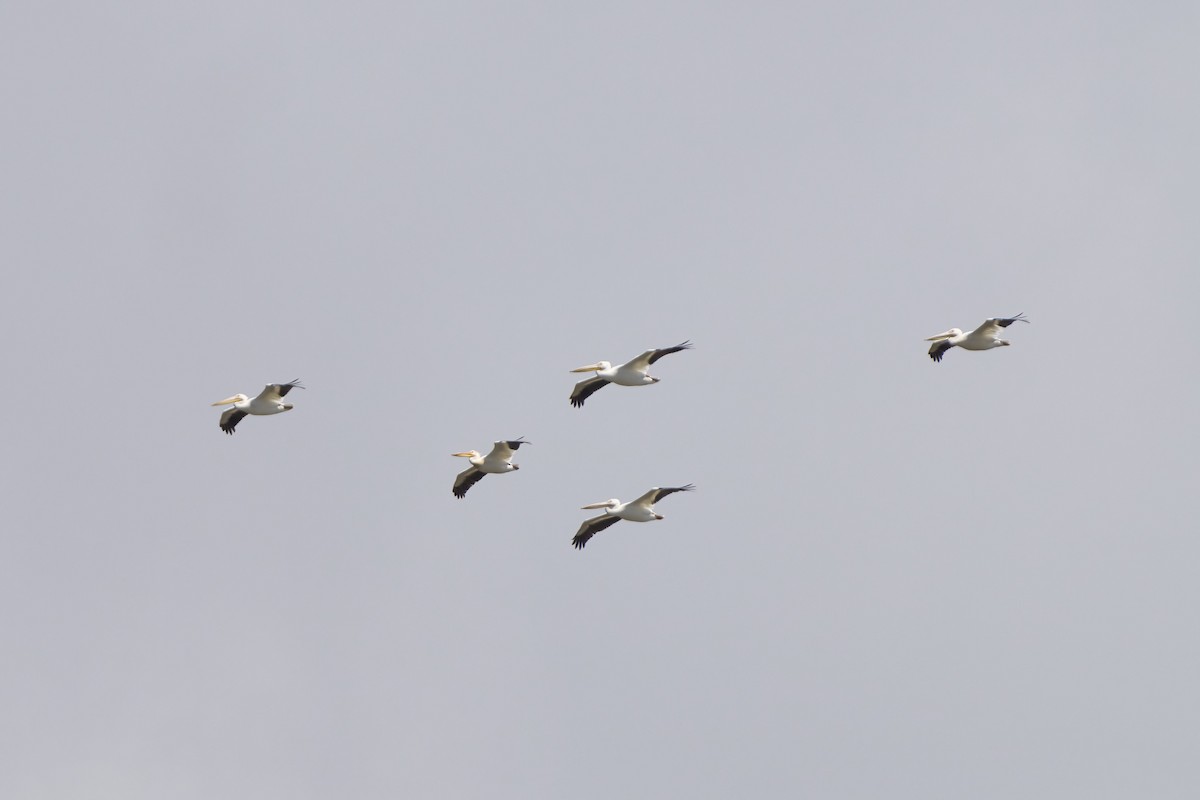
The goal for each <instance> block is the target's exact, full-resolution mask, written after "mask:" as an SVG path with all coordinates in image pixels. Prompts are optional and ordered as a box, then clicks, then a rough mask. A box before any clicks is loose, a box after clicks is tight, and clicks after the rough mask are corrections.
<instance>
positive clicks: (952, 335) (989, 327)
mask: <svg viewBox="0 0 1200 800" xmlns="http://www.w3.org/2000/svg"><path fill="white" fill-rule="evenodd" d="M1014 322H1029V320H1027V319H1025V315H1024V314H1017V315H1016V316H1015V317H993V318H992V319H988V320H984V322H983V324H982V325H980V326H979V327H978V328H976V329H975V330H973V331H971V332H970V333H963V332H962V331H960V330H959V329H958V328H951V329H950V330H948V331H946V332H945V333H939V334H938V335H937V336H930V337H929V338H928V339H926V340H925V341H927V342H933V344H932V345H930V347H929V357H930V358H932V359H933V360H934V361H941V360H942V356H944V355H946V351H947V350H949V349H950V348H951V347H961V348H962V349H963V350H991V349H992V348H993V347H1008V346H1009V345H1010V344H1012V342H1010V341H1008V340H1007V339H1001V338H999V334H1000V329H1001V328H1007V327H1008V326H1009V325H1012V324H1013V323H1014Z"/></svg>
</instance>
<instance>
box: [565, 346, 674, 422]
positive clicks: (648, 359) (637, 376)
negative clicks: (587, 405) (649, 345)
mask: <svg viewBox="0 0 1200 800" xmlns="http://www.w3.org/2000/svg"><path fill="white" fill-rule="evenodd" d="M691 347H692V343H691V342H681V343H680V344H677V345H675V346H674V347H663V348H661V349H659V350H647V351H646V352H644V353H642V354H641V355H640V356H638V357H637V358H635V359H632V360H631V361H629V362H627V363H625V364H617V365H616V366H615V367H614V366H613V365H612V364H610V363H609V362H607V361H597V362H596V363H595V364H589V365H588V366H586V367H579V368H577V369H573V370H571V372H595V373H596V377H594V378H588V379H587V380H586V381H580V382H579V383H577V384H575V389H574V390H573V391H572V392H571V405H573V406H575V407H576V408H583V401H584V400H587V399H588V398H589V397H591V396H592V395H593V394H595V393H596V392H598V391H600V390H601V389H603V388H604V387H605V386H607V385H608V384H610V383H615V384H617V385H618V386H646V385H648V384H651V383H658V381H659V379H658V378H652V377H650V375H649V374H648V372H649V369H650V365H651V364H653V363H654V362H655V361H658V360H659V359H660V358H662V357H663V356H668V355H670V354H671V353H678V352H679V351H680V350H690V349H691Z"/></svg>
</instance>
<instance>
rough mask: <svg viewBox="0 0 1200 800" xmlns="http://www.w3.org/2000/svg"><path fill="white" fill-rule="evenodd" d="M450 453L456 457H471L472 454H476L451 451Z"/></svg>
mask: <svg viewBox="0 0 1200 800" xmlns="http://www.w3.org/2000/svg"><path fill="white" fill-rule="evenodd" d="M450 455H452V456H454V457H455V458H470V457H471V456H473V455H475V454H474V453H451V454H450Z"/></svg>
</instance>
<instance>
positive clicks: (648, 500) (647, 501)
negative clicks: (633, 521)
mask: <svg viewBox="0 0 1200 800" xmlns="http://www.w3.org/2000/svg"><path fill="white" fill-rule="evenodd" d="M695 489H696V487H695V486H694V485H692V484H690V483H689V484H688V485H687V486H668V487H666V488H664V489H659V488H658V487H657V486H656V487H654V488H653V489H651V490H650V491H648V492H646V493H645V494H644V495H642V496H641V497H639V498H638V499H637V500H634V501H633V502H632V503H630V505H639V506H646V507H647V508H649V507H650V506H652V505H654V504H655V503H657V502H658V501H659V500H662V499H663V498H664V497H666V496H667V495H669V494H675V492H691V491H695Z"/></svg>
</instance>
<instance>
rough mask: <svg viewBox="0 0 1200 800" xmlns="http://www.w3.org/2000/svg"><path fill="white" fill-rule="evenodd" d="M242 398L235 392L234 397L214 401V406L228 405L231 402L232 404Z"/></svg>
mask: <svg viewBox="0 0 1200 800" xmlns="http://www.w3.org/2000/svg"><path fill="white" fill-rule="evenodd" d="M240 399H241V398H239V397H238V396H237V395H236V394H235V395H234V396H233V397H226V398H225V399H224V400H218V401H217V402H215V403H213V405H214V406H227V405H229V404H231V403H236V402H237V401H238V400H240Z"/></svg>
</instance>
